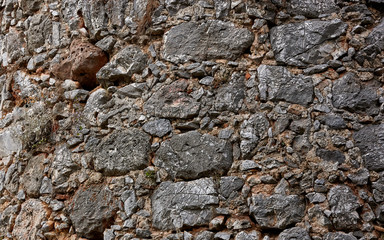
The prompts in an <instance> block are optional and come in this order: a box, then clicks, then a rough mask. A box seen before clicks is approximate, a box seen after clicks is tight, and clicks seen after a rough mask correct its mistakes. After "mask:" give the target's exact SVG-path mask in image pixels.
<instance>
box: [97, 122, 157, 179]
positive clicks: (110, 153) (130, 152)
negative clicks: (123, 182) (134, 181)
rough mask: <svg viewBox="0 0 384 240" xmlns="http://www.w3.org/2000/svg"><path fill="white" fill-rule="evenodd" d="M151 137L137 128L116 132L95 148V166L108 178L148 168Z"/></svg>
mask: <svg viewBox="0 0 384 240" xmlns="http://www.w3.org/2000/svg"><path fill="white" fill-rule="evenodd" d="M150 147H151V145H150V137H149V135H148V134H146V133H144V132H143V131H140V130H138V129H135V128H130V129H127V130H121V131H114V132H113V133H112V134H110V135H109V136H107V137H105V138H104V139H102V140H101V142H100V143H99V144H98V146H97V147H96V148H95V150H97V152H95V153H94V154H95V160H94V166H95V170H96V171H100V172H102V173H103V174H105V175H108V176H118V175H124V174H127V173H128V172H129V171H131V170H138V169H144V168H145V167H147V166H148V163H149V162H148V157H149V150H150Z"/></svg>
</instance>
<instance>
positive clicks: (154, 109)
mask: <svg viewBox="0 0 384 240" xmlns="http://www.w3.org/2000/svg"><path fill="white" fill-rule="evenodd" d="M187 87H188V81H186V80H178V81H175V82H173V83H171V84H170V85H166V86H163V87H162V88H160V89H159V90H158V91H156V92H155V93H154V94H153V95H152V96H151V97H150V98H149V99H148V101H147V102H146V103H145V104H144V109H145V110H146V111H147V113H149V114H152V115H155V116H157V117H163V118H184V119H185V118H191V117H194V116H196V115H197V114H198V113H199V110H200V104H199V102H197V101H196V100H195V99H193V98H192V97H191V96H190V95H188V93H187V92H186V91H187Z"/></svg>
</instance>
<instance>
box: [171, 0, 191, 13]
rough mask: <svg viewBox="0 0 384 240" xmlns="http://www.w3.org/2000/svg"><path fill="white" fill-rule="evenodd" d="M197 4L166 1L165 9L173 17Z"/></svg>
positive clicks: (173, 0)
mask: <svg viewBox="0 0 384 240" xmlns="http://www.w3.org/2000/svg"><path fill="white" fill-rule="evenodd" d="M196 2H197V1H196V0H165V7H166V9H167V10H168V12H169V13H170V14H171V16H173V15H175V14H176V13H177V12H178V11H179V10H181V9H184V8H186V7H189V6H191V5H193V4H194V3H196Z"/></svg>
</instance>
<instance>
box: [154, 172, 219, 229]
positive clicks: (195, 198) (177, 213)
mask: <svg viewBox="0 0 384 240" xmlns="http://www.w3.org/2000/svg"><path fill="white" fill-rule="evenodd" d="M218 204H219V198H218V194H217V190H216V189H215V184H214V182H213V179H212V178H203V179H198V180H195V181H190V182H177V183H173V182H162V183H161V184H160V186H159V187H158V188H157V189H156V190H155V192H154V193H153V195H152V214H153V215H152V216H153V217H152V225H153V227H155V228H157V229H160V230H176V229H180V228H182V227H197V226H203V225H208V223H209V221H210V220H211V219H212V218H213V217H214V207H217V206H218Z"/></svg>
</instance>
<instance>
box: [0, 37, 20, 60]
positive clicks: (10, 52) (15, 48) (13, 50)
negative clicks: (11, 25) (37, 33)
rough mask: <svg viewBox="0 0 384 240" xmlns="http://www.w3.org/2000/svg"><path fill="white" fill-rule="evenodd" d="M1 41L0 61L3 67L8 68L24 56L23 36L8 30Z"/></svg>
mask: <svg viewBox="0 0 384 240" xmlns="http://www.w3.org/2000/svg"><path fill="white" fill-rule="evenodd" d="M0 40H1V44H0V46H1V48H0V49H1V52H0V53H1V60H2V65H3V66H8V64H11V63H13V62H15V61H17V60H18V59H20V58H21V57H22V56H24V54H25V53H24V52H25V50H24V48H23V47H22V46H23V45H24V43H25V42H24V38H23V35H22V34H21V33H19V32H17V31H16V30H10V31H9V32H8V33H7V34H6V35H5V36H4V37H0Z"/></svg>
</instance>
